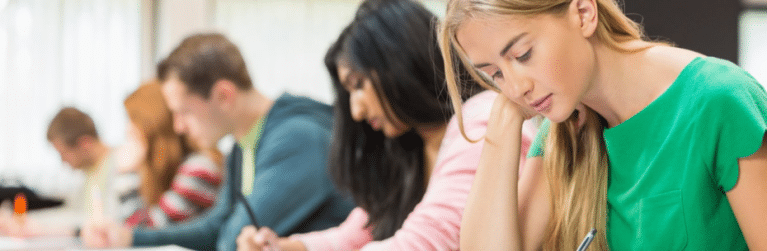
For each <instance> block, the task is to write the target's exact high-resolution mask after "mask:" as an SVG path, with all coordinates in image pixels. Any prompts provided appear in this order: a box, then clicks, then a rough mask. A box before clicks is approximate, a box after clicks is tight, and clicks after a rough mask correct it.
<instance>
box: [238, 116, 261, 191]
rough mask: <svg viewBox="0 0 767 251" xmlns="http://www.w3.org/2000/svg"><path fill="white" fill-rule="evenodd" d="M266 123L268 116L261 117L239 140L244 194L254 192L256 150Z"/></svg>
mask: <svg viewBox="0 0 767 251" xmlns="http://www.w3.org/2000/svg"><path fill="white" fill-rule="evenodd" d="M264 123H266V116H264V117H262V118H261V119H259V120H258V122H256V124H255V125H253V127H252V128H250V131H249V132H248V134H246V135H245V137H242V139H240V140H238V143H239V144H240V146H241V147H242V184H240V185H241V186H242V194H243V195H245V196H248V195H250V193H252V192H253V178H254V177H255V175H256V151H257V150H258V142H259V141H260V139H261V132H263V129H264Z"/></svg>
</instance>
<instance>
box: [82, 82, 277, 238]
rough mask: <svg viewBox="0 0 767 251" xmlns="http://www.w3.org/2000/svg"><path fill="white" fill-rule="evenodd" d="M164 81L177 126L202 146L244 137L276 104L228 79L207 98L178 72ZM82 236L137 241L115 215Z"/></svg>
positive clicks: (93, 224) (85, 229)
mask: <svg viewBox="0 0 767 251" xmlns="http://www.w3.org/2000/svg"><path fill="white" fill-rule="evenodd" d="M162 85H163V86H162V92H163V97H164V98H165V100H166V102H167V103H168V107H169V108H170V110H171V112H172V114H173V127H174V130H175V131H176V133H179V134H187V135H190V137H191V138H193V139H195V140H197V141H198V142H199V144H200V146H201V147H202V148H213V147H215V145H216V143H217V142H218V140H220V139H221V138H222V137H224V136H226V135H227V134H230V133H231V134H233V135H234V138H235V139H236V140H239V139H242V138H243V137H244V136H245V135H246V134H247V133H248V132H249V131H250V129H251V127H252V126H253V124H255V123H256V121H258V120H259V119H261V118H262V117H263V116H265V115H266V114H267V113H268V112H269V110H270V109H271V107H272V105H273V104H274V101H273V100H271V99H269V98H267V97H266V96H264V95H263V94H261V93H260V92H258V91H257V90H255V89H250V90H243V89H240V88H238V87H237V86H236V85H235V83H233V82H231V81H229V80H227V79H219V80H218V81H216V83H215V84H214V85H213V86H212V87H211V91H210V95H209V97H207V98H206V97H203V96H202V95H199V94H197V93H193V92H191V91H189V89H188V88H187V87H186V84H185V83H184V82H183V81H181V80H180V79H179V77H178V75H177V74H176V73H175V72H171V73H170V74H169V76H168V77H167V78H166V80H165V81H164V82H163V84H162ZM81 238H82V241H83V243H84V244H85V245H86V246H87V247H90V248H107V247H127V246H130V245H131V244H132V243H133V232H132V231H131V229H129V228H127V227H123V226H120V224H116V223H115V222H114V220H112V219H107V220H103V221H98V220H92V221H89V222H88V223H87V224H86V226H85V227H83V230H82V234H81Z"/></svg>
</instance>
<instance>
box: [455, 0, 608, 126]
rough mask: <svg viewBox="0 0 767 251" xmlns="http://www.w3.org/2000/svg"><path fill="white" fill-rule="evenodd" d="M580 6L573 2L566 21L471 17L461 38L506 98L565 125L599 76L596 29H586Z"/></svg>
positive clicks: (546, 17)
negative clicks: (594, 44)
mask: <svg viewBox="0 0 767 251" xmlns="http://www.w3.org/2000/svg"><path fill="white" fill-rule="evenodd" d="M576 2H581V1H573V2H572V3H571V4H570V5H569V7H568V9H567V10H566V13H564V14H563V15H562V16H559V15H557V16H555V15H548V14H542V15H534V16H505V17H487V18H470V19H468V20H466V22H464V23H463V24H462V25H461V26H460V27H459V29H458V30H457V32H456V38H457V40H458V43H459V44H460V46H461V47H462V48H463V50H464V51H465V52H466V55H467V56H468V58H469V60H470V62H471V63H472V64H474V66H475V67H476V68H477V69H478V70H480V71H481V72H483V73H485V74H487V76H489V77H490V78H491V79H493V81H495V83H496V84H497V85H498V87H499V88H500V89H501V91H502V93H503V94H504V95H505V96H507V97H508V98H509V99H511V100H513V101H514V102H516V103H517V104H519V105H521V106H523V107H528V108H530V109H532V110H535V111H537V112H538V113H540V114H542V115H544V116H546V117H547V118H549V119H550V120H552V121H554V122H561V121H564V120H565V119H567V118H568V117H570V115H571V114H572V113H573V111H574V110H575V107H576V106H577V105H578V104H580V103H581V101H582V99H583V98H584V96H585V95H586V92H587V91H588V89H589V88H590V86H591V82H592V81H593V79H594V75H595V70H594V66H595V57H594V51H593V47H592V46H591V44H590V42H589V37H590V36H591V35H592V34H593V30H589V29H588V28H589V27H586V28H584V23H586V25H589V24H588V23H587V22H584V21H582V20H583V19H582V14H583V13H580V11H579V8H578V7H576V5H575V4H574V3H576ZM581 3H582V2H581ZM592 28H593V27H592Z"/></svg>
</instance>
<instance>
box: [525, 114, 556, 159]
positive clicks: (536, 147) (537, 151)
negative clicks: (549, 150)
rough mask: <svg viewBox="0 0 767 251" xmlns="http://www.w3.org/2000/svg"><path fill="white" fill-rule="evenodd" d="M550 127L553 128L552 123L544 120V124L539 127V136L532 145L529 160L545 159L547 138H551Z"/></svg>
mask: <svg viewBox="0 0 767 251" xmlns="http://www.w3.org/2000/svg"><path fill="white" fill-rule="evenodd" d="M549 127H551V121H550V120H549V119H544V120H543V123H541V125H540V126H539V127H538V134H536V135H535V139H534V140H533V143H532V144H530V150H528V151H527V157H528V158H534V157H543V149H544V148H545V147H546V146H545V145H544V144H546V137H547V136H549Z"/></svg>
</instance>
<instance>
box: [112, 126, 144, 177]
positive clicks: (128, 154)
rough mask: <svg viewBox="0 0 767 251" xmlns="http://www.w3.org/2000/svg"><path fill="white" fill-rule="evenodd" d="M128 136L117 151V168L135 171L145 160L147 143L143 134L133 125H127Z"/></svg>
mask: <svg viewBox="0 0 767 251" xmlns="http://www.w3.org/2000/svg"><path fill="white" fill-rule="evenodd" d="M127 133H128V135H127V138H126V142H125V145H123V146H122V147H121V148H120V149H119V155H120V158H119V159H118V161H119V163H118V164H119V166H120V170H122V171H136V169H137V168H138V166H139V165H140V164H141V163H142V161H144V159H146V156H147V151H148V150H147V148H148V147H147V143H146V139H145V136H144V133H143V132H142V131H141V129H139V128H138V126H136V124H134V123H130V125H128V132H127Z"/></svg>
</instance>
